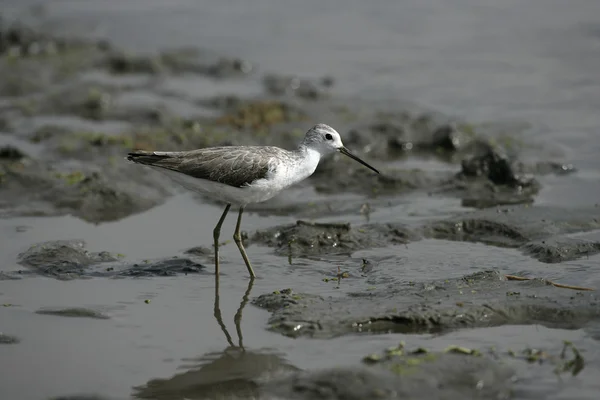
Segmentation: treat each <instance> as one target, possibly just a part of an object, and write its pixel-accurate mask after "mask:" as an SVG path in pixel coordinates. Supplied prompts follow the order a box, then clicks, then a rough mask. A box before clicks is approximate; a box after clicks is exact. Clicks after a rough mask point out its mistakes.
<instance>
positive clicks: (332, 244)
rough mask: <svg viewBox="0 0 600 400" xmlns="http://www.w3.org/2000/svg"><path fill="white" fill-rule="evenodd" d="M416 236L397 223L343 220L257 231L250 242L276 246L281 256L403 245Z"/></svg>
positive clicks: (298, 224)
mask: <svg viewBox="0 0 600 400" xmlns="http://www.w3.org/2000/svg"><path fill="white" fill-rule="evenodd" d="M418 239H419V236H418V235H417V234H416V233H414V232H412V231H411V230H410V229H409V228H408V227H406V226H405V225H402V224H400V223H390V224H371V225H361V226H359V227H351V226H350V224H346V223H340V224H338V223H312V222H305V221H298V222H296V224H295V225H287V226H278V227H274V228H270V229H266V230H264V231H258V232H256V233H255V234H254V235H253V236H252V237H251V239H250V240H249V241H250V242H251V243H260V244H263V245H267V246H271V247H275V248H276V252H277V253H278V254H280V255H292V256H298V255H315V254H332V253H336V254H339V253H351V252H353V251H356V250H359V249H366V248H373V247H384V246H387V245H390V244H405V243H408V242H409V241H414V240H418Z"/></svg>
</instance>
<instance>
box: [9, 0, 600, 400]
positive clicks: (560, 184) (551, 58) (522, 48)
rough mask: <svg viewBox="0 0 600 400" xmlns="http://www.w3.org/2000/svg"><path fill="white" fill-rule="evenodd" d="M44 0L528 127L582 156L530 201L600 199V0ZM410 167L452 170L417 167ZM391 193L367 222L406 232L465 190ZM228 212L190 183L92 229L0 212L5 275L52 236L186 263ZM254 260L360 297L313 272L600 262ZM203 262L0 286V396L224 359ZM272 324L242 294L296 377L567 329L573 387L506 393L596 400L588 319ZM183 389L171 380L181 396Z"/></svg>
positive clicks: (229, 277)
mask: <svg viewBox="0 0 600 400" xmlns="http://www.w3.org/2000/svg"><path fill="white" fill-rule="evenodd" d="M33 3H35V2H33V1H29V0H18V1H1V2H0V5H2V8H3V11H4V12H6V13H8V14H11V15H17V16H19V17H20V18H25V17H26V16H27V15H28V13H29V11H27V10H28V6H29V5H30V4H33ZM44 8H45V14H46V17H45V18H44V21H45V22H44V25H46V28H47V29H49V30H53V31H59V32H60V31H62V32H65V33H69V34H73V33H75V34H80V35H92V36H94V37H106V38H108V39H110V40H111V41H113V42H115V43H116V44H118V45H120V46H124V47H128V48H132V49H136V50H155V49H164V48H167V47H179V46H188V45H190V46H199V47H202V48H207V49H210V50H214V51H215V52H217V53H226V54H231V55H233V56H241V57H244V58H247V59H248V60H249V61H251V62H256V63H257V64H258V66H259V68H260V69H261V70H262V71H273V72H281V73H286V74H287V73H290V74H294V73H296V74H299V75H301V76H322V75H325V74H330V75H332V76H333V77H334V78H335V80H336V89H335V93H336V94H337V95H338V96H348V97H356V96H358V97H360V98H362V99H370V100H372V101H374V102H386V101H389V99H392V100H397V101H408V102H414V103H417V104H420V105H423V106H426V107H431V108H433V109H435V110H438V111H442V112H445V113H449V114H455V115H459V116H461V117H464V118H466V119H468V120H472V121H490V120H491V121H496V122H500V123H509V122H512V121H515V120H516V121H518V122H524V123H527V124H530V128H528V129H527V130H526V131H525V132H524V135H527V139H528V140H530V141H533V142H535V141H538V142H544V143H551V144H552V146H554V148H555V149H556V152H557V154H558V156H557V158H559V159H565V160H567V161H568V162H572V163H574V164H575V165H576V166H578V167H579V168H580V172H578V173H577V174H575V175H573V176H570V177H569V178H567V179H565V178H563V177H552V176H549V177H544V178H542V183H543V184H544V188H543V190H542V192H541V193H540V195H539V196H538V197H537V198H536V203H538V204H553V205H560V206H589V205H593V204H594V203H597V202H598V200H599V199H600V184H598V183H600V161H598V158H597V154H598V152H599V151H600V144H599V142H598V141H597V140H596V135H597V132H598V130H600V113H598V112H597V110H598V109H600V75H599V74H598V73H597V71H599V70H600V52H598V50H599V49H600V33H599V32H600V24H599V22H598V15H600V2H597V1H595V0H578V1H572V2H568V3H567V2H561V1H555V0H553V1H549V0H534V1H528V2H519V1H507V0H502V1H501V0H495V1H493V0H487V1H475V0H450V1H448V0H445V1H442V0H428V1H420V0H419V1H416V0H411V1H405V2H395V1H391V0H388V1H380V2H377V3H375V4H367V3H364V2H359V1H353V2H351V4H349V3H348V2H341V1H333V2H329V3H327V4H323V3H322V2H317V1H314V0H312V1H308V2H306V1H305V2H292V1H276V0H261V1H259V2H256V1H255V2H252V5H249V3H248V2H244V1H241V0H236V1H229V2H217V1H210V2H209V1H204V2H194V1H189V0H173V1H170V2H168V3H167V2H164V1H158V0H143V1H142V0H118V1H117V0H96V1H93V2H92V1H86V2H82V1H64V0H57V1H53V2H51V3H48V4H47V5H46V6H45V7H44ZM169 85H170V86H169ZM169 85H167V86H166V87H165V89H176V90H184V89H185V88H187V90H190V91H191V90H192V89H191V88H190V86H189V85H188V82H185V81H181V82H179V81H177V80H173V81H171V82H170V83H169ZM182 88H183V89H182ZM194 88H197V90H201V91H205V92H210V93H211V94H214V93H219V92H232V93H237V94H242V95H247V94H252V93H254V90H257V89H256V87H255V86H253V84H245V83H240V84H239V85H238V84H237V83H226V84H219V85H212V84H210V83H201V84H198V86H194ZM182 112H185V110H182ZM2 140H5V139H4V138H2ZM6 140H9V139H6ZM10 140H13V139H10ZM11 143H13V142H11ZM26 150H27V151H28V152H29V153H30V154H37V153H38V150H35V149H34V150H35V151H29V150H30V149H29V148H27V149H26ZM405 165H406V166H408V165H410V166H415V167H417V166H418V167H419V168H425V169H427V170H437V169H439V168H444V165H443V164H442V165H440V164H437V163H426V162H415V161H414V160H413V161H410V163H409V162H407V163H405ZM300 194H304V195H305V196H315V200H317V201H318V200H319V199H320V197H317V196H318V195H316V194H314V193H308V194H307V192H299V191H296V192H293V191H292V192H291V193H288V194H287V195H288V196H294V195H300ZM284 195H286V194H284ZM394 204H395V205H393V206H390V207H382V208H378V209H375V210H374V211H373V213H371V215H370V221H371V222H384V221H388V220H389V219H393V220H401V221H403V222H405V223H408V224H411V223H414V224H416V223H420V222H422V221H424V220H427V219H430V218H440V217H444V216H447V215H450V214H452V213H454V212H461V211H465V210H466V209H465V208H463V207H462V206H461V204H460V200H458V199H456V200H453V199H439V198H435V197H428V196H426V195H425V194H412V195H409V196H406V197H405V198H403V199H401V201H395V203H394ZM220 212H221V210H220V208H219V207H217V206H214V205H211V204H208V203H206V202H204V201H202V200H201V199H197V198H195V197H194V196H192V195H190V194H177V195H176V196H174V197H172V198H171V199H169V200H168V201H167V202H166V203H165V204H163V205H161V206H158V207H156V208H154V209H152V210H149V211H147V212H145V213H142V214H138V215H133V216H130V217H128V218H126V219H124V220H121V221H118V222H114V223H106V224H101V225H93V224H88V223H85V222H83V221H81V220H79V219H77V218H74V217H68V216H67V217H52V218H35V217H31V218H14V219H5V220H0V237H1V238H2V240H0V265H1V267H0V270H2V271H10V270H18V269H20V268H21V267H20V266H18V265H17V264H16V258H17V255H18V254H19V253H20V252H21V251H24V250H25V249H27V248H28V247H29V246H30V245H31V244H34V243H38V242H41V241H45V240H57V239H74V238H81V239H84V240H85V241H86V242H87V248H88V249H89V250H90V251H103V250H106V251H110V252H114V253H122V254H124V255H125V260H132V261H140V260H144V259H154V258H162V257H171V256H173V255H181V254H182V252H183V251H184V250H186V249H189V248H191V247H193V246H197V245H204V246H209V245H210V243H211V240H212V227H213V225H214V223H215V218H216V217H217V216H218V214H219V213H220ZM295 220H296V218H294V216H288V217H273V216H270V217H261V216H259V215H258V214H255V213H250V212H249V213H247V214H246V215H245V217H244V224H243V228H244V229H245V230H247V231H248V232H252V231H254V230H256V229H260V228H266V227H270V226H274V225H278V224H283V223H290V222H294V221H295ZM341 220H343V221H349V222H351V223H353V224H356V223H361V222H364V216H362V215H360V213H358V212H357V213H355V214H352V215H344V216H335V217H330V218H323V219H321V220H320V221H341ZM233 223H234V217H233V213H232V215H230V217H229V219H228V220H227V223H226V225H225V227H224V232H223V238H224V239H229V237H230V235H231V233H232V232H233ZM586 235H588V237H589V239H590V240H597V238H598V232H592V233H589V234H586ZM248 254H249V256H250V258H251V259H252V260H253V262H254V264H255V270H256V272H257V274H258V275H259V279H257V281H256V282H255V283H254V285H253V287H252V291H251V293H250V297H252V296H257V295H259V294H262V293H267V292H270V291H274V290H280V289H283V288H286V287H293V288H294V289H295V290H297V291H303V292H307V293H315V294H319V295H322V296H343V295H344V294H347V293H349V292H351V291H352V290H353V288H354V287H353V281H352V279H348V280H343V281H342V283H341V285H340V286H339V288H338V287H337V284H336V283H332V282H324V281H323V278H325V277H334V276H335V274H336V273H337V265H341V266H342V267H343V268H347V269H352V268H358V266H359V265H360V262H361V259H362V258H367V259H369V260H372V261H374V262H376V263H377V266H378V268H379V269H381V270H382V271H383V272H384V273H385V271H386V269H397V268H402V271H403V273H402V281H404V282H406V281H426V280H429V279H436V278H439V277H440V276H443V277H445V278H451V277H460V276H463V275H465V274H467V273H472V272H476V271H480V270H483V269H490V268H497V269H499V270H500V271H502V272H504V273H523V272H524V273H527V274H531V275H534V276H544V277H546V278H549V279H553V280H557V281H561V282H565V283H570V284H576V285H583V286H591V287H595V288H600V272H599V271H598V264H599V261H600V259H599V258H598V256H593V257H589V258H587V259H580V260H577V261H571V262H566V263H561V264H559V265H548V264H543V263H540V262H537V261H534V260H532V259H531V258H530V257H528V256H525V255H523V254H521V253H520V252H519V251H517V250H511V249H500V248H495V247H489V246H484V245H481V244H469V243H454V242H445V241H433V240H423V241H420V242H415V243H410V244H408V245H407V246H396V247H389V248H385V249H370V250H362V251H359V252H356V253H354V254H352V256H351V257H350V258H348V257H340V258H339V261H338V262H332V261H331V260H332V259H331V258H329V259H327V260H319V259H314V260H313V259H311V260H308V261H307V260H295V264H294V265H293V266H292V267H290V266H289V265H288V260H287V258H285V257H277V256H275V255H273V254H272V250H271V249H267V248H263V247H259V246H250V247H248ZM222 257H223V267H222V272H223V273H222V279H221V287H220V307H221V310H222V314H223V319H224V322H225V324H226V325H227V327H228V332H229V333H230V334H231V335H232V337H233V339H232V340H233V342H234V343H237V337H236V329H235V324H234V321H233V317H234V314H235V313H236V311H237V309H238V307H239V305H240V302H241V300H242V296H243V295H244V291H245V290H246V289H247V282H248V280H247V271H246V269H245V268H244V266H243V264H242V263H241V260H240V258H239V254H238V252H237V249H236V247H235V246H234V245H233V244H232V243H229V244H228V245H226V246H224V247H223V249H222ZM210 271H212V268H211V267H210V264H209V266H208V272H207V273H202V274H199V275H191V274H190V275H188V276H178V277H165V278H153V279H142V278H138V279H101V278H94V279H89V280H77V281H67V282H63V281H56V280H52V279H48V278H43V277H35V278H26V279H22V280H18V281H3V282H0V304H7V305H10V306H8V307H2V308H0V321H1V324H2V325H1V326H0V331H4V332H6V333H10V334H12V335H15V336H17V337H19V338H20V339H21V341H22V343H20V344H19V345H15V346H2V347H1V348H0V397H2V398H3V399H13V398H14V399H17V398H18V399H23V400H27V399H40V398H47V397H48V396H53V395H62V394H67V393H101V394H104V395H109V396H111V395H112V396H115V397H117V398H125V397H127V396H129V395H130V394H131V393H132V390H133V389H132V388H133V387H135V386H139V385H144V384H145V383H146V382H147V381H149V380H151V379H153V378H163V379H167V378H170V377H172V376H173V375H175V374H181V373H183V372H186V371H190V370H194V369H195V368H197V367H198V365H207V364H210V359H211V357H212V359H214V358H215V357H216V356H215V354H213V353H216V354H217V356H218V355H220V354H221V352H223V351H224V350H225V349H226V348H227V347H228V342H227V337H226V335H225V334H224V333H223V332H222V330H221V329H220V327H219V325H218V324H217V321H216V320H215V318H214V316H213V311H214V277H213V276H212V275H210V273H209V272H210ZM398 283H399V282H398ZM145 300H149V303H148V304H146V302H145ZM47 306H48V307H49V306H51V307H59V306H65V307H68V306H82V307H90V308H93V309H98V310H100V311H103V312H105V313H106V314H107V315H109V316H110V317H111V319H109V320H91V319H82V318H61V317H56V316H49V315H38V314H34V313H33V312H34V311H35V310H37V309H39V308H41V307H47ZM268 318H269V313H268V312H267V311H264V310H261V309H258V308H256V307H254V306H252V305H250V304H248V305H246V306H245V308H244V310H243V320H242V325H241V328H242V331H243V334H244V344H245V346H246V348H247V349H248V350H249V351H251V352H257V353H260V354H265V355H272V356H273V357H272V358H269V359H268V360H269V362H266V361H265V363H264V365H263V364H260V363H259V364H260V366H261V368H263V367H264V368H265V369H268V368H270V367H272V365H271V363H273V364H276V362H275V361H274V360H278V362H280V363H288V364H290V365H291V366H294V367H296V368H302V369H305V368H306V369H308V368H317V367H327V366H337V365H344V364H352V363H356V362H358V360H360V359H361V357H363V356H364V355H366V354H368V353H370V352H378V351H381V349H382V348H385V347H387V346H391V345H395V344H397V343H398V342H399V341H400V340H405V341H406V342H407V343H410V345H411V346H414V347H418V346H426V347H428V348H434V349H443V348H444V347H446V346H447V345H449V344H457V345H464V346H468V347H480V346H481V347H484V346H490V345H493V346H497V347H501V348H504V349H506V348H524V347H526V346H535V347H550V348H558V349H559V348H560V343H561V341H562V340H571V341H573V342H574V343H576V345H577V346H578V347H580V349H583V350H584V351H586V359H588V360H591V362H590V363H589V364H588V365H586V369H585V370H584V372H583V373H582V374H581V375H580V376H579V377H578V378H577V381H573V380H567V382H566V384H565V385H564V386H563V387H562V390H560V391H554V392H552V393H545V390H544V385H545V384H546V383H548V382H536V383H535V384H533V385H532V384H531V382H529V386H528V387H529V389H528V390H531V391H532V392H531V393H529V392H524V393H519V392H518V391H517V393H518V394H521V395H522V396H523V397H536V396H539V395H540V393H545V394H546V398H553V399H563V398H581V399H583V398H589V399H592V398H596V397H595V396H597V390H598V389H600V387H598V383H597V379H596V378H595V377H596V376H597V374H598V372H600V363H599V362H598V360H600V357H599V354H598V351H597V349H596V347H597V346H596V345H597V339H598V334H596V335H595V339H592V338H591V337H590V335H591V334H590V333H589V332H587V331H584V330H576V331H566V330H558V329H549V328H544V327H540V326H519V327H515V326H502V327H496V328H489V329H474V330H462V331H458V332H453V333H449V334H447V335H443V336H439V337H436V336H433V335H401V334H389V335H374V336H368V335H354V336H346V337H342V338H338V339H335V340H319V339H306V338H300V339H289V338H285V337H282V336H281V335H279V334H275V333H271V332H269V331H267V330H266V329H265V328H266V327H267V321H268ZM207 354H212V355H211V356H210V357H208V358H209V360H207V359H205V358H204V359H203V357H205V355H207ZM232 365H236V364H235V363H233V364H232ZM238 365H242V372H241V375H242V376H251V374H252V373H253V372H254V371H252V370H251V368H248V367H244V364H241V361H240V364H238ZM253 367H256V364H253ZM219 371H220V372H219V373H218V374H217V376H218V377H219V378H220V379H222V380H223V381H225V380H227V379H229V378H230V377H231V376H230V375H231V374H232V372H231V371H230V370H222V369H221V370H219ZM188 386H189V385H188ZM185 388H186V386H185V385H183V388H182V389H173V391H174V393H178V394H181V396H180V397H183V394H182V393H184V392H185V390H184V389H185ZM187 389H188V390H189V387H187ZM536 390H537V392H536ZM532 393H533V394H532ZM180 397H176V396H175V398H180Z"/></svg>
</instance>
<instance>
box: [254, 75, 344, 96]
mask: <svg viewBox="0 0 600 400" xmlns="http://www.w3.org/2000/svg"><path fill="white" fill-rule="evenodd" d="M263 84H264V86H265V89H266V91H267V93H269V94H273V95H278V96H280V95H284V94H288V93H292V94H294V95H295V96H298V97H300V98H303V99H306V100H317V99H322V98H325V97H327V94H328V93H327V90H328V89H329V88H330V87H331V86H332V84H333V81H332V80H331V79H327V78H322V79H320V80H317V81H312V80H308V79H300V78H299V77H296V76H282V75H275V74H269V75H266V76H265V77H264V78H263Z"/></svg>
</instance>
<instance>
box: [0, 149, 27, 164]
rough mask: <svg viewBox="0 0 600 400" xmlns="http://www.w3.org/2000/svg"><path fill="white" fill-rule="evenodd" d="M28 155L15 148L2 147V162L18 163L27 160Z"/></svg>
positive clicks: (0, 153)
mask: <svg viewBox="0 0 600 400" xmlns="http://www.w3.org/2000/svg"><path fill="white" fill-rule="evenodd" d="M25 157H26V155H25V153H23V152H22V151H21V150H19V149H17V148H16V147H13V146H3V147H0V160H8V161H18V160H20V159H22V158H25Z"/></svg>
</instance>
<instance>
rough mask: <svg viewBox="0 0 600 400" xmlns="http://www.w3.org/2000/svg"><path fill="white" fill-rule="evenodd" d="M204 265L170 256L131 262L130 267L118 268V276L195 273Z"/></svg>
mask: <svg viewBox="0 0 600 400" xmlns="http://www.w3.org/2000/svg"><path fill="white" fill-rule="evenodd" d="M205 268H206V267H205V266H204V265H202V264H198V263H196V262H194V261H191V260H189V259H187V258H171V259H164V260H157V261H148V262H147V263H146V262H145V263H141V264H133V265H132V266H130V267H126V268H125V269H122V270H120V272H119V276H130V277H140V276H143V277H154V276H175V275H179V274H185V275H187V274H197V273H200V272H202V271H203V270H204V269H205Z"/></svg>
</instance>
